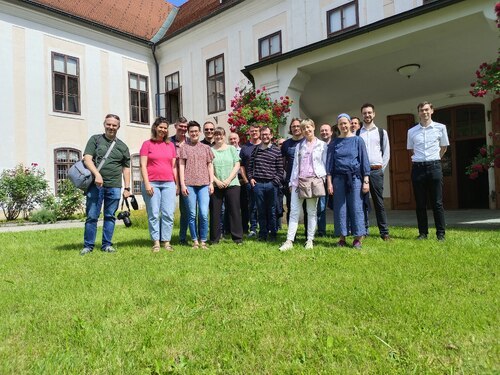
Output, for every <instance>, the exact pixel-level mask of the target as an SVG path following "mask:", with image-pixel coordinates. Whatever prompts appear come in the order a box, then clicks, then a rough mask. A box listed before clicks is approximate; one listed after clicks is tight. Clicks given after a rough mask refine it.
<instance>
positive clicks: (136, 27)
mask: <svg viewBox="0 0 500 375" xmlns="http://www.w3.org/2000/svg"><path fill="white" fill-rule="evenodd" d="M24 2H25V3H31V4H35V5H41V6H45V7H48V8H52V9H56V10H58V11H61V12H63V13H67V14H68V15H71V16H76V17H79V18H82V19H84V20H87V21H91V22H95V23H97V24H99V25H102V26H105V27H109V28H112V29H115V30H118V31H121V32H124V33H126V34H129V35H133V36H135V37H138V38H141V39H146V40H150V39H151V38H152V37H153V36H154V35H155V34H156V33H157V31H158V30H159V29H160V27H161V26H162V25H163V23H164V22H165V20H166V19H167V17H168V14H169V13H170V11H171V10H172V9H173V8H175V7H174V5H172V4H170V3H169V2H167V1H165V0H29V1H26V0H25V1H24ZM201 2H202V3H203V1H201ZM207 2H208V3H211V2H213V1H212V0H209V1H207ZM218 2H219V0H217V3H218ZM188 3H189V2H188ZM188 3H186V4H188Z"/></svg>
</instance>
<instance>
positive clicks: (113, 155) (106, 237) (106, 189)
mask: <svg viewBox="0 0 500 375" xmlns="http://www.w3.org/2000/svg"><path fill="white" fill-rule="evenodd" d="M118 129H120V117H118V116H117V115H112V114H108V115H106V118H105V119H104V134H97V135H93V136H92V137H90V139H89V141H88V142H87V146H86V147H85V151H84V153H83V161H84V163H85V166H86V167H87V168H88V169H89V170H90V172H92V175H93V176H94V182H93V183H92V184H91V185H90V186H89V188H88V190H87V192H86V194H85V195H86V197H87V202H86V208H85V212H86V215H87V219H86V220H85V232H84V235H83V241H84V244H83V250H82V251H81V252H80V255H85V254H87V253H90V252H92V251H93V250H94V245H95V238H96V234H97V220H98V219H99V215H100V214H101V208H102V206H103V203H104V223H103V228H102V244H101V250H102V251H104V252H107V253H114V252H115V251H116V250H115V248H114V247H113V243H112V239H113V233H114V230H115V213H116V211H117V210H118V205H119V203H120V198H121V196H122V194H120V193H121V188H122V175H123V180H124V182H125V188H124V190H123V198H125V199H126V198H128V197H129V196H130V152H129V149H128V147H127V145H126V144H125V143H123V142H122V141H121V140H120V139H118V138H117V137H116V133H117V132H118ZM103 159H104V162H103V163H101V161H102V160H103ZM97 165H99V166H100V167H101V168H99V169H98V167H96V166H97Z"/></svg>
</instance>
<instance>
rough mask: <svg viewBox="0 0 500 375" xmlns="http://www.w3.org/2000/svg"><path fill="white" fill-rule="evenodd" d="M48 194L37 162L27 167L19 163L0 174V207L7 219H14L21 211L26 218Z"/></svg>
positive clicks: (46, 184) (45, 182) (46, 185)
mask: <svg viewBox="0 0 500 375" xmlns="http://www.w3.org/2000/svg"><path fill="white" fill-rule="evenodd" d="M48 196H49V184H48V182H47V180H45V172H44V171H42V170H40V169H38V164H35V163H32V164H31V167H29V168H28V167H25V166H23V164H19V165H17V166H16V167H15V168H13V169H5V170H4V171H3V172H2V174H1V175H0V207H1V208H2V211H3V213H4V215H5V217H6V219H7V220H15V219H17V217H18V216H19V215H20V214H21V213H23V214H24V218H28V216H29V214H30V213H31V211H33V209H35V208H36V207H37V206H40V205H41V204H42V203H43V202H44V201H45V199H46V198H47V197H48Z"/></svg>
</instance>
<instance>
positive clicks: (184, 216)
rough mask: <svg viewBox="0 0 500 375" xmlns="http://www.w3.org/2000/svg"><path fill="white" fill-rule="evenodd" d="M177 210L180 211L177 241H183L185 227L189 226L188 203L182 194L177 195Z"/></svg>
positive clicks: (184, 238)
mask: <svg viewBox="0 0 500 375" xmlns="http://www.w3.org/2000/svg"><path fill="white" fill-rule="evenodd" d="M179 211H180V213H181V218H180V227H179V241H180V242H185V241H186V235H187V229H188V226H189V203H188V198H187V197H185V196H184V195H182V194H180V195H179Z"/></svg>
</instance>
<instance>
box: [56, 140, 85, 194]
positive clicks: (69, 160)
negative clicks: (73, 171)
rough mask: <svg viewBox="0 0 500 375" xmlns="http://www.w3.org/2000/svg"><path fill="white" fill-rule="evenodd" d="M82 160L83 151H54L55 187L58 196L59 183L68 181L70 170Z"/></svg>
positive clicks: (67, 149) (60, 149) (64, 149)
mask: <svg viewBox="0 0 500 375" xmlns="http://www.w3.org/2000/svg"><path fill="white" fill-rule="evenodd" d="M81 158H82V153H81V151H80V150H77V149H74V148H56V149H55V150H54V186H55V193H56V194H57V188H58V181H60V180H66V179H67V178H68V170H69V168H71V166H72V165H73V164H75V163H76V162H77V161H78V160H80V159H81Z"/></svg>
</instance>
